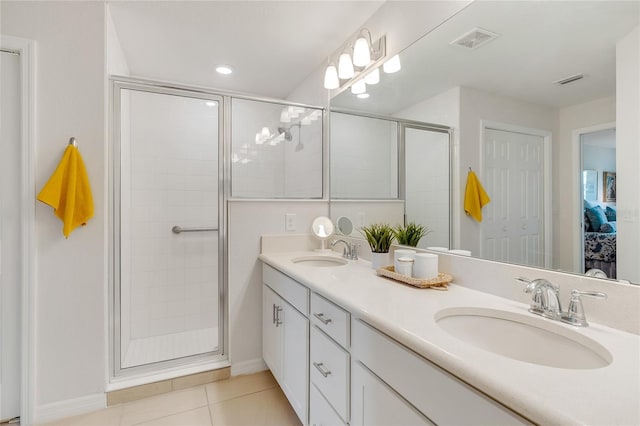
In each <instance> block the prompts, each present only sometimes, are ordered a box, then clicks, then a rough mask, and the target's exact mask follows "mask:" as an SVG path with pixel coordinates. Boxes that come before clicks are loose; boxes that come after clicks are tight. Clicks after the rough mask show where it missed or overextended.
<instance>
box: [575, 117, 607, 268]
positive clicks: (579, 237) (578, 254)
mask: <svg viewBox="0 0 640 426" xmlns="http://www.w3.org/2000/svg"><path fill="white" fill-rule="evenodd" d="M615 128H616V122H615V121H610V122H607V123H602V124H596V125H594V126H589V127H580V128H578V129H574V130H573V131H572V132H571V193H572V195H571V199H572V200H573V202H572V203H571V204H572V208H571V212H572V228H573V232H572V239H573V242H574V244H575V245H576V246H577V247H578V248H579V250H573V270H574V271H578V272H579V273H584V272H586V271H585V270H584V242H583V241H584V223H583V214H582V213H581V212H582V211H583V210H584V199H583V196H582V160H583V158H582V143H581V139H582V135H586V134H588V133H594V132H599V131H602V130H610V129H615ZM576 220H577V224H576V222H575V221H576ZM576 225H577V226H576Z"/></svg>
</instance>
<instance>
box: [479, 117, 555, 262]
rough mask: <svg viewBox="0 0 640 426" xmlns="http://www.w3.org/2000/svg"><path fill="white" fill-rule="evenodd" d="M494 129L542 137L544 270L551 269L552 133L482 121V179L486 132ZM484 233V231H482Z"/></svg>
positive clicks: (481, 245) (481, 251)
mask: <svg viewBox="0 0 640 426" xmlns="http://www.w3.org/2000/svg"><path fill="white" fill-rule="evenodd" d="M486 129H494V130H502V131H505V132H513V133H522V134H525V135H532V136H540V137H542V149H543V154H542V156H543V161H544V164H543V166H542V181H543V182H542V228H543V236H544V245H543V246H544V268H551V267H552V262H551V259H553V241H552V235H553V229H552V227H553V223H552V217H553V215H552V213H553V212H552V200H553V193H552V186H551V182H552V180H553V176H552V175H551V172H552V170H553V169H552V164H551V161H552V158H551V142H552V133H551V132H550V131H548V130H541V129H535V128H532V127H524V126H519V125H515V124H508V123H502V122H498V121H491V120H480V158H479V164H480V167H479V168H480V177H481V178H483V177H484V173H485V171H484V163H485V161H484V147H485V137H484V134H485V130H486ZM480 232H482V231H480ZM483 253H484V242H483V239H482V237H481V238H480V255H481V256H482V255H483Z"/></svg>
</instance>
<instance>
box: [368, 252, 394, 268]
mask: <svg viewBox="0 0 640 426" xmlns="http://www.w3.org/2000/svg"><path fill="white" fill-rule="evenodd" d="M389 259H390V257H389V253H374V252H371V267H372V268H373V269H378V268H380V267H382V266H389V265H391V261H390V260H389Z"/></svg>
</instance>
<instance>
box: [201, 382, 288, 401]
mask: <svg viewBox="0 0 640 426" xmlns="http://www.w3.org/2000/svg"><path fill="white" fill-rule="evenodd" d="M277 387H278V385H277V384H275V385H273V386H271V387H268V388H264V389H260V390H255V391H253V392H249V393H245V394H242V395H238V396H234V397H233V398H228V399H223V400H220V401H216V402H210V403H209V406H212V405H218V404H221V403H223V402H228V401H233V400H234V399H238V398H243V397H245V396H249V395H255V394H256V393H260V392H265V391H268V390H271V389H275V388H277Z"/></svg>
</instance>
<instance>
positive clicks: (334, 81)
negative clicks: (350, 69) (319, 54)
mask: <svg viewBox="0 0 640 426" xmlns="http://www.w3.org/2000/svg"><path fill="white" fill-rule="evenodd" d="M338 87H340V79H339V78H338V70H337V69H336V66H335V64H334V63H333V62H332V63H330V64H329V66H328V67H327V70H326V71H325V72H324V88H325V89H332V90H333V89H337V88H338Z"/></svg>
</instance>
